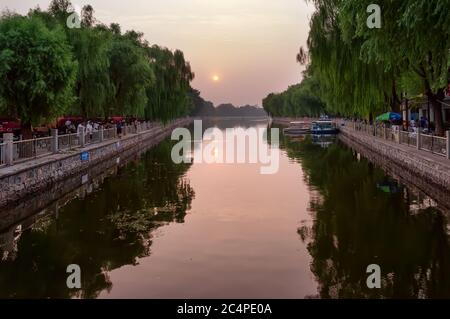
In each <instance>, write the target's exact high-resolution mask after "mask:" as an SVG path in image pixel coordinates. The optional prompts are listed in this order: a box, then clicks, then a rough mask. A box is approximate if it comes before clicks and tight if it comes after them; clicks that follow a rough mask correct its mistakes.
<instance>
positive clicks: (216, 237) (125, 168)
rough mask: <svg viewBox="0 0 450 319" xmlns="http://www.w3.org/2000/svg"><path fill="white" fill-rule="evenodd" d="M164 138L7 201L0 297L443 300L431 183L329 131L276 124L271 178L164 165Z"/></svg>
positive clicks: (447, 261)
mask: <svg viewBox="0 0 450 319" xmlns="http://www.w3.org/2000/svg"><path fill="white" fill-rule="evenodd" d="M203 124H204V125H203V126H204V129H205V128H208V127H209V126H216V127H217V128H219V129H220V130H224V129H225V128H229V127H235V128H238V127H240V128H244V129H245V128H249V127H260V128H264V127H266V126H267V122H265V121H256V120H217V121H210V122H207V121H204V122H203ZM225 142H226V141H225ZM203 143H205V142H203ZM174 144H175V142H174V141H171V140H170V138H167V139H165V140H163V141H162V142H160V143H159V144H158V145H156V146H154V147H152V148H151V149H149V150H148V151H146V152H143V153H142V154H137V155H135V156H132V157H130V158H128V159H127V161H123V162H121V163H117V164H116V165H112V166H108V168H107V169H106V168H105V169H101V170H97V171H93V172H92V173H91V174H90V176H91V177H90V178H89V180H88V181H87V182H86V183H83V184H82V185H80V186H78V187H77V188H75V189H71V190H70V191H69V190H68V191H67V192H65V193H64V192H61V193H60V194H59V198H55V199H53V198H52V196H51V195H50V194H49V193H51V192H55V190H53V189H49V190H48V191H47V192H42V193H41V194H38V195H37V196H35V197H33V198H31V199H28V200H27V201H25V202H21V203H20V204H18V205H17V206H12V207H9V208H7V209H4V210H3V211H2V213H1V214H2V216H8V219H3V221H2V223H1V225H2V230H1V234H0V256H1V257H2V259H1V261H0V297H7V298H23V297H37V298H45V297H59V298H76V297H81V298H122V297H124V298H153V297H155V298H216V297H218V298H219V297H227V298H394V297H400V298H448V297H450V275H448V269H449V268H450V245H449V224H448V208H447V207H446V205H447V203H443V202H442V200H441V201H439V200H438V199H440V198H445V196H444V197H442V196H436V194H437V192H438V191H436V192H428V194H425V193H423V192H422V191H421V190H419V189H418V188H417V187H416V186H414V185H413V184H409V183H408V181H407V180H404V179H402V177H401V175H402V174H401V172H391V173H390V174H387V173H386V172H385V170H383V169H382V168H381V167H382V165H380V164H379V163H378V164H374V163H373V162H370V161H368V160H367V159H366V156H365V155H364V154H361V153H358V152H357V151H355V150H352V149H351V148H349V147H348V146H346V145H345V144H344V143H342V142H341V141H339V140H338V139H337V140H323V139H318V138H315V137H312V136H305V137H303V138H289V137H287V136H283V135H282V134H281V133H280V144H279V147H280V150H281V152H280V162H279V171H278V172H277V173H276V174H270V175H263V174H260V170H259V169H260V165H258V164H249V163H247V164H207V163H195V162H194V163H193V164H184V163H182V164H174V163H173V161H172V159H171V150H172V146H173V145H174ZM368 157H369V156H368ZM91 170H95V168H92V169H91ZM430 195H432V196H430ZM48 198H52V200H51V201H50V200H48ZM43 205H44V206H45V207H43ZM25 210H26V213H25ZM70 264H77V265H79V266H80V268H81V277H82V287H81V289H79V290H77V289H75V290H73V289H68V288H67V286H66V278H67V273H66V268H67V266H68V265H70ZM370 264H377V265H379V266H380V268H381V277H382V281H381V288H380V289H369V288H368V287H367V285H366V279H367V276H368V274H367V273H366V269H367V266H368V265H370Z"/></svg>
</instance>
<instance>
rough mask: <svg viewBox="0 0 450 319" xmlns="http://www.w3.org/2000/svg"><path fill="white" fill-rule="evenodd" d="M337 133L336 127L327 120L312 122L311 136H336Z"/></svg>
mask: <svg viewBox="0 0 450 319" xmlns="http://www.w3.org/2000/svg"><path fill="white" fill-rule="evenodd" d="M338 133H339V129H338V128H337V127H336V125H335V124H334V123H333V122H332V121H329V120H320V121H314V122H312V125H311V134H314V135H322V134H327V135H336V134H338Z"/></svg>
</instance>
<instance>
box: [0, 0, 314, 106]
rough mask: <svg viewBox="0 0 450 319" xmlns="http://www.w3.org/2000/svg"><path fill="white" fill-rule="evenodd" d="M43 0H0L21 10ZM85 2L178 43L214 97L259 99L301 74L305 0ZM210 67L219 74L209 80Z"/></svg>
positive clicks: (103, 15)
mask: <svg viewBox="0 0 450 319" xmlns="http://www.w3.org/2000/svg"><path fill="white" fill-rule="evenodd" d="M49 2H50V0H20V1H17V0H0V8H1V10H4V9H6V8H8V9H10V10H13V11H16V12H18V13H22V14H25V13H26V12H27V11H28V9H29V8H31V7H36V6H37V5H39V6H40V7H41V8H43V9H46V8H47V7H48V4H49ZM72 3H73V4H76V5H79V6H83V5H85V4H91V5H92V6H93V7H94V10H95V16H96V18H97V19H98V20H100V21H101V22H103V23H105V24H109V23H111V22H118V23H120V25H121V26H122V30H123V31H125V30H128V29H135V30H138V31H142V32H144V33H145V38H146V39H147V40H148V41H149V42H150V43H152V44H153V43H156V44H159V45H162V46H167V47H168V48H170V49H181V50H182V51H183V52H184V53H185V55H186V58H187V59H188V60H189V61H190V62H191V65H192V68H193V70H194V72H195V74H196V78H195V80H194V82H193V84H192V85H193V87H195V88H197V89H199V90H200V91H201V92H202V96H203V97H205V98H206V99H208V100H211V101H213V102H214V103H215V104H219V103H226V102H231V103H234V104H236V105H243V104H258V105H260V104H261V100H262V98H263V97H264V96H265V95H267V94H268V93H270V92H272V91H283V90H284V89H286V88H287V86H288V85H291V84H294V83H297V82H299V81H300V79H301V68H300V66H299V65H298V64H297V63H296V61H295V56H296V54H297V52H298V48H299V46H300V45H305V44H306V38H307V34H308V29H309V27H308V21H309V18H310V17H311V14H312V12H313V6H312V5H311V4H308V5H307V4H306V3H305V1H304V0H147V1H144V0H127V1H119V0H109V1H108V0H83V1H79V0H73V1H72ZM214 75H217V76H218V77H219V80H218V81H217V79H216V81H213V76H214Z"/></svg>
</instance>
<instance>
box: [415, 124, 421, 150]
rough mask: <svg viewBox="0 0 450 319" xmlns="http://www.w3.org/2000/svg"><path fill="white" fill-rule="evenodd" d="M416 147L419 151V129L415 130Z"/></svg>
mask: <svg viewBox="0 0 450 319" xmlns="http://www.w3.org/2000/svg"><path fill="white" fill-rule="evenodd" d="M416 146H417V149H418V150H420V147H421V145H420V130H419V129H418V130H417V134H416Z"/></svg>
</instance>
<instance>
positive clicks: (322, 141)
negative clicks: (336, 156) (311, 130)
mask: <svg viewBox="0 0 450 319" xmlns="http://www.w3.org/2000/svg"><path fill="white" fill-rule="evenodd" d="M311 139H312V143H313V144H316V145H320V146H321V147H323V148H327V147H328V146H330V145H331V144H333V143H334V142H336V136H335V135H331V134H328V135H327V134H312V135H311Z"/></svg>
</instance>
